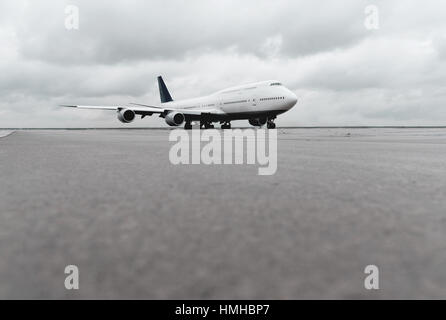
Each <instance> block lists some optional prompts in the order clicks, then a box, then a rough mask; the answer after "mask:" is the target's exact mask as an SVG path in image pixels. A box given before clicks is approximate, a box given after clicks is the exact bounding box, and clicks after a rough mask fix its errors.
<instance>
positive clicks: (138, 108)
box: [61, 103, 224, 115]
mask: <svg viewBox="0 0 446 320" xmlns="http://www.w3.org/2000/svg"><path fill="white" fill-rule="evenodd" d="M131 104H132V106H82V105H61V107H67V108H78V109H96V110H121V109H130V110H133V111H134V112H135V113H136V114H140V115H152V114H154V113H161V114H162V113H168V112H170V111H178V112H181V113H183V114H189V115H201V114H202V113H206V114H209V113H211V114H223V113H224V112H223V111H221V110H220V109H215V108H213V109H176V108H163V107H158V106H149V105H144V104H138V103H131Z"/></svg>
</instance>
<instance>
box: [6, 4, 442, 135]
mask: <svg viewBox="0 0 446 320" xmlns="http://www.w3.org/2000/svg"><path fill="white" fill-rule="evenodd" d="M69 5H74V6H76V7H77V8H78V9H79V28H78V29H77V30H76V29H69V28H68V29H67V27H66V25H67V21H71V20H67V18H69V17H68V16H69V13H68V14H67V13H66V9H67V6H69ZM370 5H374V6H376V7H375V8H377V9H378V12H377V13H378V17H379V21H378V22H379V25H378V29H376V28H370V25H371V23H372V25H373V26H376V24H374V23H375V22H376V20H374V19H373V18H374V17H376V15H375V14H374V12H371V11H368V10H367V9H366V8H367V7H368V6H370ZM369 9H370V8H369ZM366 26H368V27H366ZM157 75H163V76H164V79H165V81H166V83H167V85H168V87H169V90H170V91H171V94H172V96H173V98H174V99H181V98H189V97H193V96H199V95H204V94H209V93H212V92H213V91H216V90H219V89H222V88H224V87H228V86H233V85H238V84H243V83H248V82H253V81H261V80H267V79H278V80H280V81H281V82H283V83H284V84H285V85H286V86H287V87H288V88H290V89H291V90H293V91H294V92H295V93H296V94H297V96H298V98H299V103H298V105H297V106H296V107H294V108H293V109H292V110H291V111H289V112H288V113H286V114H285V115H282V116H279V118H278V120H277V123H278V124H279V125H297V126H312V125H446V4H444V3H443V2H441V1H438V0H424V1H416V0H413V1H412V0H368V1H362V0H338V1H319V0H311V1H309V0H308V1H295V0H293V1H291V0H289V1H280V0H274V1H272V0H268V1H262V0H253V1H249V0H248V1H247V0H244V1H239V0H238V1H236V0H234V1H232V0H231V1H226V0H216V1H213V0H189V1H172V0H168V1H166V0H164V1H143V0H141V1H137V0H114V1H105V0H104V1H102V0H101V1H98V0H94V1H91V0H90V1H83V0H77V1H76V0H71V1H55V0H52V1H45V0H39V1H35V0H34V1H31V0H30V1H23V0H2V1H1V2H0V98H1V99H0V127H95V126H100V127H112V126H113V127H122V126H128V125H124V124H121V123H120V122H118V121H117V119H116V117H115V114H114V113H113V112H106V111H87V110H74V109H60V108H57V107H56V106H57V105H58V104H64V103H65V104H66V103H69V104H99V105H101V104H102V105H104V104H126V103H128V102H140V103H147V104H151V103H158V102H159V95H158V88H157V84H156V76H157ZM131 125H132V126H163V125H164V122H163V120H162V119H159V118H157V117H153V118H149V119H147V118H145V119H144V120H142V121H141V120H139V121H135V122H134V123H132V124H131Z"/></svg>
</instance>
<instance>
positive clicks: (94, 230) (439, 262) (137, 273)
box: [0, 128, 446, 299]
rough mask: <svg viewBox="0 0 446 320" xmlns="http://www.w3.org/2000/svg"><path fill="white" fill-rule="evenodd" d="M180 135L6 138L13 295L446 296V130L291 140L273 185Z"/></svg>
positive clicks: (0, 264)
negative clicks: (189, 149)
mask: <svg viewBox="0 0 446 320" xmlns="http://www.w3.org/2000/svg"><path fill="white" fill-rule="evenodd" d="M168 135H169V131H168V130H150V129H147V130H43V131H39V130H30V131H16V132H14V133H12V134H10V135H9V136H6V137H3V138H0V181H1V192H0V298H2V299H12V298H23V299H29V298H37V299H43V298H45V299H46V298H49V299H56V298H60V299H78V298H86V299H92V298H101V299H109V298H120V299H128V298H136V299H164V298H167V299H230V298H234V299H301V298H305V299H306V298H315V299H319V298H322V299H332V298H341V299H342V298H354V299H371V298H377V299H381V298H391V299H394V298H446V129H440V128H439V129H426V128H424V129H403V128H402V129H392V128H375V129H352V128H346V129H323V128H322V129H278V169H277V172H276V174H275V175H272V176H259V175H257V167H256V166H252V165H177V166H175V165H172V164H171V163H170V162H169V158H168V154H169V149H170V147H171V146H172V144H173V143H172V142H169V141H168ZM69 264H74V265H77V266H78V267H79V272H80V289H79V290H77V291H75V290H71V291H68V290H66V289H65V287H64V280H65V277H66V275H65V274H64V268H65V266H66V265H69ZM369 264H373V265H376V266H378V267H379V271H380V282H379V285H380V289H379V290H372V291H370V290H366V289H365V288H364V278H365V277H366V275H365V274H364V268H365V266H367V265H369Z"/></svg>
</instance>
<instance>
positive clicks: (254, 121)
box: [249, 117, 266, 127]
mask: <svg viewBox="0 0 446 320" xmlns="http://www.w3.org/2000/svg"><path fill="white" fill-rule="evenodd" d="M265 123H266V117H262V118H253V119H249V124H250V125H252V126H258V127H260V126H263V125H264V124H265Z"/></svg>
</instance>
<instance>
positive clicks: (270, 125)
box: [266, 121, 276, 129]
mask: <svg viewBox="0 0 446 320" xmlns="http://www.w3.org/2000/svg"><path fill="white" fill-rule="evenodd" d="M266 127H267V128H268V129H276V124H275V123H274V122H272V121H268V122H267V123H266Z"/></svg>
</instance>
